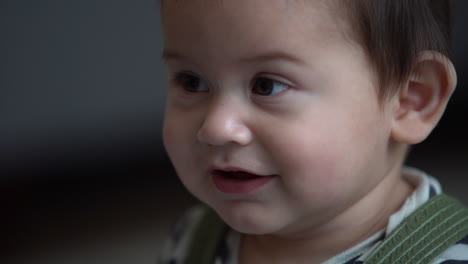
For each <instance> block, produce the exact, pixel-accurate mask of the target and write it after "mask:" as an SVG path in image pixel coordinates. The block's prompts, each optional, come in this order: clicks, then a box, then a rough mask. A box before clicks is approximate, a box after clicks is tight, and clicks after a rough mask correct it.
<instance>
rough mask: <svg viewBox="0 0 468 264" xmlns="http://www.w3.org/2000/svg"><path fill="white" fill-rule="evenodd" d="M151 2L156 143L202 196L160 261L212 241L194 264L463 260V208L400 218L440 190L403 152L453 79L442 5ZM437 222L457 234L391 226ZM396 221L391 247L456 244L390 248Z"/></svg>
mask: <svg viewBox="0 0 468 264" xmlns="http://www.w3.org/2000/svg"><path fill="white" fill-rule="evenodd" d="M161 9H162V17H163V31H164V38H165V43H164V45H165V50H164V53H163V58H164V60H165V62H166V63H167V67H168V73H169V76H170V77H169V85H168V98H167V105H166V113H165V122H164V131H163V134H164V144H165V147H166V149H167V152H168V154H169V157H170V159H171V161H172V163H173V165H174V167H175V169H176V172H177V174H178V175H179V177H180V179H181V181H182V182H183V184H184V185H185V186H186V188H187V189H188V190H189V191H190V192H191V193H192V194H193V195H195V196H196V197H197V198H198V199H200V200H201V201H202V202H203V203H204V204H206V205H207V207H197V208H195V209H193V210H191V211H190V212H188V213H187V214H186V216H185V217H184V219H183V220H181V221H180V223H179V224H178V226H177V227H176V230H175V233H174V236H173V237H172V239H171V240H170V241H169V242H168V244H167V247H166V248H165V249H164V252H163V253H162V256H161V263H201V262H198V261H199V260H195V259H193V255H194V254H195V255H197V254H198V253H200V254H202V253H201V252H200V251H204V250H205V249H207V248H209V251H210V252H208V253H207V254H208V255H206V254H205V253H203V254H205V255H204V256H208V257H203V258H204V260H203V261H202V262H203V263H223V264H237V263H241V264H249V263H254V264H262V263H268V264H272V263H308V264H310V263H340V264H344V263H363V262H365V263H422V264H427V263H468V239H466V238H465V239H463V237H465V236H467V235H468V229H467V227H468V221H467V219H468V217H465V211H464V210H465V209H464V208H463V207H462V206H461V205H458V206H459V208H461V209H460V210H459V212H462V213H457V214H458V215H456V216H453V217H452V216H446V215H440V216H439V215H437V214H436V213H437V212H444V213H445V212H446V211H450V210H449V209H447V210H446V209H445V207H443V206H442V207H441V208H439V207H437V209H434V210H435V211H431V212H428V211H424V212H423V213H420V214H419V215H418V217H413V218H414V219H413V220H414V221H416V220H415V219H421V217H419V216H420V215H421V214H422V215H425V217H426V218H430V216H431V215H434V217H432V218H431V219H429V220H434V219H435V220H437V221H436V222H435V224H436V225H437V224H438V223H440V222H444V223H445V222H446V221H442V220H444V219H452V218H454V217H455V218H456V217H458V216H460V215H461V216H463V217H460V218H457V219H458V220H457V221H456V225H455V224H454V226H453V227H450V228H446V227H442V226H435V227H432V226H429V227H428V226H425V225H423V224H421V223H420V222H405V221H413V220H411V219H412V218H411V215H412V214H415V213H416V212H417V208H420V207H421V206H423V208H436V207H433V205H432V204H431V205H430V206H429V205H428V206H424V205H426V204H427V203H428V202H429V201H430V200H433V199H431V198H434V197H442V196H443V195H441V188H440V185H439V183H438V182H437V181H436V180H435V179H434V178H432V177H431V176H428V175H426V174H425V173H423V172H422V171H419V170H416V169H412V168H406V167H404V166H403V164H404V161H405V157H406V154H407V152H408V149H409V146H410V145H412V144H416V143H419V142H421V141H423V140H424V139H425V138H426V137H427V136H428V135H429V134H430V133H431V131H432V129H433V128H434V127H435V126H436V124H437V123H438V121H439V119H440V118H441V116H442V114H443V112H444V110H445V107H446V105H447V102H448V100H449V98H450V96H451V94H452V92H453V91H454V89H455V86H456V73H455V70H454V68H453V65H452V63H451V62H450V60H449V59H448V55H447V54H448V46H449V38H450V34H449V33H450V10H449V9H450V2H449V1H442V0H438V1H437V0H434V1H429V0H412V1H407V0H406V1H405V0H374V1H366V0H353V1H349V0H185V1H183V0H179V1H176V0H165V1H163V2H162V6H161ZM449 200H450V199H449ZM434 203H435V204H436V205H437V206H438V205H439V204H441V203H442V202H440V201H439V202H437V201H435V202H434ZM444 206H445V205H444ZM450 206H451V205H448V206H447V207H450ZM207 208H211V209H212V210H213V211H211V209H207ZM457 208H458V207H457ZM212 212H215V214H214V213H213V214H212ZM457 212H458V211H457ZM210 214H211V216H210ZM218 216H219V218H220V219H222V221H220V220H217V217H218ZM207 217H208V218H210V219H211V220H210V219H208V220H206V219H207ZM205 220H206V221H205ZM429 220H427V221H425V220H424V221H423V222H429ZM435 220H434V221H435ZM202 222H205V224H204V225H205V226H201V223H202ZM206 223H211V224H206ZM405 223H407V224H405ZM407 226H411V228H410V229H405V228H407ZM218 229H219V230H221V231H219V232H218V231H216V232H217V233H216V232H215V233H216V234H215V235H214V236H213V234H212V233H213V232H212V231H213V230H218ZM436 229H437V230H440V229H441V230H449V229H453V230H455V231H457V232H455V233H456V235H453V234H451V233H450V234H445V235H444V233H441V234H440V235H437V236H429V237H422V238H421V237H419V238H413V237H410V236H408V239H405V238H404V236H403V238H402V235H401V232H400V233H398V232H399V231H400V230H406V231H408V232H409V233H411V232H412V231H414V232H412V233H414V235H416V236H421V235H425V234H430V233H432V230H436ZM200 230H205V231H203V232H201V231H200ZM406 231H405V232H406ZM408 232H407V233H405V236H406V235H407V234H408ZM441 232H443V231H441ZM394 233H397V234H398V235H397V237H399V238H400V240H397V242H398V243H400V242H401V243H403V242H405V243H406V242H408V241H412V242H414V241H422V240H429V241H430V242H432V241H438V240H436V239H439V238H440V237H451V238H452V240H447V241H445V240H443V241H442V240H441V242H440V243H439V242H437V243H435V244H436V245H435V246H438V245H440V244H447V246H446V247H444V248H441V247H439V248H438V249H437V250H436V249H434V248H433V247H432V246H431V245H427V244H424V245H421V246H419V247H418V248H416V247H415V248H410V249H411V250H409V247H408V246H407V245H405V246H404V247H400V248H398V249H394V248H390V247H389V246H388V245H389V244H398V243H395V242H394V241H395V240H392V241H393V242H389V243H386V241H388V240H389V239H390V238H391V236H392V234H394ZM200 234H202V235H201V236H200ZM210 234H211V235H210ZM195 237H198V238H197V239H195ZM415 243H416V242H415ZM384 246H385V247H384ZM382 247H383V249H382ZM385 250H386V251H385ZM408 251H410V252H412V254H413V255H408V254H409V253H408ZM194 252H195V253H194ZM382 252H384V253H382ZM385 252H386V253H385ZM192 253H194V254H192ZM435 253H437V254H435ZM392 254H400V255H392ZM376 260H377V261H376ZM455 260H457V261H458V262H454V261H455ZM372 261H374V262H372Z"/></svg>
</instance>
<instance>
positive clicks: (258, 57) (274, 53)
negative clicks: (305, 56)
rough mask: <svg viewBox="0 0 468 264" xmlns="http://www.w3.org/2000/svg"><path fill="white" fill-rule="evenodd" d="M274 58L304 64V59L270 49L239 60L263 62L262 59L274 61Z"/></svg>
mask: <svg viewBox="0 0 468 264" xmlns="http://www.w3.org/2000/svg"><path fill="white" fill-rule="evenodd" d="M275 60H286V61H290V62H293V63H296V64H306V63H305V61H304V60H302V59H301V58H299V57H296V56H294V55H293V54H290V53H287V52H284V51H272V52H267V53H263V54H258V55H253V56H248V57H244V58H241V59H240V61H242V62H246V63H254V62H264V61H275Z"/></svg>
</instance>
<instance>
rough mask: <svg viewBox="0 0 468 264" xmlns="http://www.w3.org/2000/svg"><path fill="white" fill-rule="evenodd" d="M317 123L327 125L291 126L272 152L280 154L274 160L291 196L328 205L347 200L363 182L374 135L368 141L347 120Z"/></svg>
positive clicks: (366, 172)
mask: <svg viewBox="0 0 468 264" xmlns="http://www.w3.org/2000/svg"><path fill="white" fill-rule="evenodd" d="M317 123H319V124H327V125H323V126H314V127H308V126H306V127H303V126H298V127H294V126H291V127H290V130H289V131H288V134H289V136H288V137H286V138H287V140H286V139H285V140H277V141H276V143H277V144H275V146H274V148H275V149H277V150H278V151H274V150H273V151H271V153H276V154H275V157H274V159H275V161H276V162H277V164H279V167H280V169H281V175H284V176H283V178H284V179H283V184H284V186H285V189H286V190H287V191H288V193H289V195H293V196H294V199H295V200H299V201H304V202H306V203H310V201H311V200H313V201H316V202H315V203H316V204H324V205H325V204H328V203H330V202H333V201H339V200H342V199H346V196H347V195H349V194H352V193H355V192H356V187H357V186H359V184H362V183H363V180H364V179H365V176H366V175H368V173H369V172H368V171H366V170H367V169H368V168H366V164H368V159H369V158H370V156H371V155H369V153H370V152H369V151H368V150H367V148H368V147H370V145H372V144H373V143H372V142H371V141H372V139H370V138H369V139H368V141H367V142H366V139H365V138H366V137H365V136H364V135H361V131H360V129H352V128H353V127H352V125H351V126H349V127H347V126H343V124H346V122H336V123H330V122H328V123H327V122H325V121H323V122H317ZM338 124H339V125H338ZM346 128H348V129H346ZM366 143H367V145H366ZM370 148H371V147H370ZM279 150H281V151H279ZM319 201H322V203H320V202H319ZM325 201H327V202H325Z"/></svg>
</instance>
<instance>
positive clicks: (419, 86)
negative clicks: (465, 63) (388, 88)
mask: <svg viewBox="0 0 468 264" xmlns="http://www.w3.org/2000/svg"><path fill="white" fill-rule="evenodd" d="M456 82H457V77H456V73H455V69H454V67H453V64H452V63H451V62H450V60H449V59H448V58H447V57H445V56H444V55H442V54H440V53H438V52H432V51H424V52H422V53H420V54H419V56H418V57H417V58H416V61H415V63H414V66H413V68H412V70H411V73H410V76H409V77H408V79H407V80H406V82H405V83H404V85H403V87H402V88H401V90H400V92H399V94H398V95H397V96H398V98H395V99H396V100H397V101H398V102H397V104H396V105H397V107H396V110H395V113H394V118H393V121H394V122H393V126H392V135H391V136H392V138H393V139H394V140H395V141H397V142H401V143H406V144H416V143H419V142H421V141H423V140H424V139H425V138H426V137H427V136H428V135H429V134H430V133H431V131H432V130H433V129H434V127H435V126H436V125H437V123H438V122H439V120H440V118H441V117H442V114H443V113H444V111H445V107H446V106H447V103H448V101H449V99H450V96H451V95H452V93H453V91H454V90H455V86H456Z"/></svg>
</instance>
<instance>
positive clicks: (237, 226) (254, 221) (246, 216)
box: [217, 211, 281, 235]
mask: <svg viewBox="0 0 468 264" xmlns="http://www.w3.org/2000/svg"><path fill="white" fill-rule="evenodd" d="M217 212H218V215H219V216H220V217H221V218H222V219H223V220H224V222H225V223H226V224H227V225H229V226H230V227H231V228H232V229H234V230H236V231H237V232H239V233H243V234H250V235H265V234H271V233H276V232H277V231H278V230H279V229H281V228H280V227H279V222H278V220H279V219H278V218H277V217H276V218H275V217H268V216H266V215H265V214H261V213H248V212H244V213H235V212H232V211H230V212H223V211H221V212H220V211H217ZM272 219H275V220H276V221H274V222H272V221H271V220H272Z"/></svg>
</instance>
